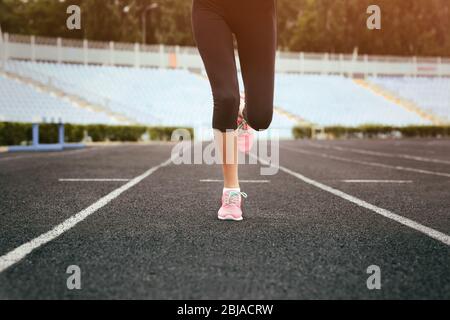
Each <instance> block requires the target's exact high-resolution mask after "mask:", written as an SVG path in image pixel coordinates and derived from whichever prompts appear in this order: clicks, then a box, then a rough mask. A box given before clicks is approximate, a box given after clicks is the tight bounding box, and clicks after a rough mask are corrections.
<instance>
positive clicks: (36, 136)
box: [8, 123, 86, 152]
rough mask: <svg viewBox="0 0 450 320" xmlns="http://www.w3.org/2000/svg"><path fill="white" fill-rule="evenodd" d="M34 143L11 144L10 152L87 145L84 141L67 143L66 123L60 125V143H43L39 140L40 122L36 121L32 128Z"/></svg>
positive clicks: (80, 147) (46, 150) (66, 148)
mask: <svg viewBox="0 0 450 320" xmlns="http://www.w3.org/2000/svg"><path fill="white" fill-rule="evenodd" d="M32 134H33V138H32V144H31V145H30V146H10V147H8V152H33V151H35V152H39V151H40V152H49V151H63V150H69V149H70V150H72V149H82V148H85V147H86V146H85V145H84V144H82V143H65V141H64V124H63V123H60V124H59V125H58V143H51V144H41V143H40V142H39V124H38V123H34V124H33V128H32Z"/></svg>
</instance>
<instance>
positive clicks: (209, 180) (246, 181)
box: [200, 179, 270, 183]
mask: <svg viewBox="0 0 450 320" xmlns="http://www.w3.org/2000/svg"><path fill="white" fill-rule="evenodd" d="M200 182H223V180H213V179H202V180H200ZM239 182H242V183H270V180H239Z"/></svg>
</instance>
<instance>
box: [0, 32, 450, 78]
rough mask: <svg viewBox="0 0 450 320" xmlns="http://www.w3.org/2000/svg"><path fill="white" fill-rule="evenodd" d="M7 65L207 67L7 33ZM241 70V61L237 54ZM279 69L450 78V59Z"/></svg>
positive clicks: (339, 58) (369, 59)
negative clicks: (19, 62) (12, 61)
mask: <svg viewBox="0 0 450 320" xmlns="http://www.w3.org/2000/svg"><path fill="white" fill-rule="evenodd" d="M0 58H1V61H2V65H3V64H4V63H5V62H6V61H7V60H8V59H23V60H31V61H48V62H56V63H79V64H98V65H120V66H132V67H136V68H139V67H154V68H189V69H203V63H202V61H201V58H200V55H199V53H198V51H197V49H196V48H195V47H180V46H165V45H140V44H137V43H114V42H101V41H88V40H76V39H61V38H48V37H35V36H26V35H16V34H7V33H4V34H2V35H1V36H0ZM236 59H237V61H238V63H237V67H238V69H240V66H239V57H238V55H237V53H236ZM276 70H277V71H278V72H286V73H304V74H323V75H330V74H333V75H344V76H349V77H367V76H375V77H376V76H412V77H418V76H431V77H450V59H449V58H440V57H397V56H372V55H358V54H356V53H354V54H336V53H306V52H282V51H280V52H277V59H276Z"/></svg>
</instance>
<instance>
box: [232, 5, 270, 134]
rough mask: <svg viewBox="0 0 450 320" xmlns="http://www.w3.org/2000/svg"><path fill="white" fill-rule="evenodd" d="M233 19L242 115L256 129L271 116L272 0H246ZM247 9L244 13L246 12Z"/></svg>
mask: <svg viewBox="0 0 450 320" xmlns="http://www.w3.org/2000/svg"><path fill="white" fill-rule="evenodd" d="M237 6H238V7H239V8H240V10H241V13H242V14H238V15H236V17H235V19H233V22H232V28H233V31H234V32H235V34H236V39H237V42H238V50H239V60H240V63H241V71H242V79H243V81H244V86H245V109H244V118H245V120H246V121H247V122H248V124H249V125H250V127H252V128H253V129H255V130H264V129H267V128H268V127H269V126H270V123H271V122H272V116H273V99H274V78H275V56H276V47H277V18H276V1H275V0H246V1H240V2H239V3H238V4H237ZM246 13H247V14H246Z"/></svg>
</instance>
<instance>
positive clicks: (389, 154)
mask: <svg viewBox="0 0 450 320" xmlns="http://www.w3.org/2000/svg"><path fill="white" fill-rule="evenodd" d="M308 145H309V146H311V147H314V148H321V149H334V150H338V151H350V152H354V153H360V154H366V155H371V156H379V157H387V158H401V159H408V160H416V161H422V162H432V163H442V164H450V161H447V160H441V159H435V158H426V157H419V156H412V155H409V154H395V153H394V154H393V153H386V152H379V151H370V150H365V149H356V148H347V147H339V146H328V145H327V146H323V145H318V144H315V143H312V142H309V143H308Z"/></svg>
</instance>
